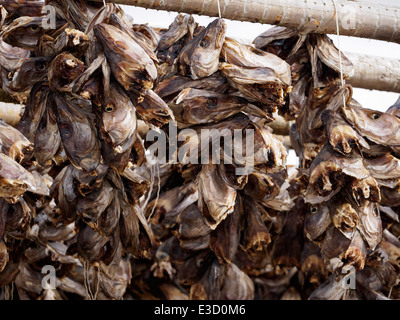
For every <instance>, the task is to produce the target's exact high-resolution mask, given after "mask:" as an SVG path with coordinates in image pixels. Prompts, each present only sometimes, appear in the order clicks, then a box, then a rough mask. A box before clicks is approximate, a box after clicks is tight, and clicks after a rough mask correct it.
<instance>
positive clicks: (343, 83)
mask: <svg viewBox="0 0 400 320" xmlns="http://www.w3.org/2000/svg"><path fill="white" fill-rule="evenodd" d="M332 2H333V6H334V7H335V16H336V34H337V39H338V50H339V67H340V82H341V84H342V87H343V86H344V85H345V82H344V79H343V65H342V50H341V48H340V31H339V14H338V10H337V5H336V0H332ZM343 106H344V107H345V106H346V99H345V97H344V94H343Z"/></svg>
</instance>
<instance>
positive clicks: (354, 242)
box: [343, 231, 367, 270]
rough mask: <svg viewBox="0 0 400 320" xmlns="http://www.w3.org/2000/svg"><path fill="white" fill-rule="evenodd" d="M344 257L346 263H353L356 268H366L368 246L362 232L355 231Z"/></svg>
mask: <svg viewBox="0 0 400 320" xmlns="http://www.w3.org/2000/svg"><path fill="white" fill-rule="evenodd" d="M343 258H344V259H345V261H346V265H352V266H354V267H355V268H356V270H362V269H364V266H365V260H366V258H367V248H366V246H365V243H364V239H363V238H362V237H361V234H360V232H358V231H356V232H354V235H353V237H352V239H351V242H350V245H349V247H348V248H347V250H346V252H345V253H344V256H343Z"/></svg>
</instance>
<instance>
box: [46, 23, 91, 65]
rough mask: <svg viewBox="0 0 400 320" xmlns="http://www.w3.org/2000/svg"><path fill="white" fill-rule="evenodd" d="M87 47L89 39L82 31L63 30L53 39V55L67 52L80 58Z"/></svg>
mask: <svg viewBox="0 0 400 320" xmlns="http://www.w3.org/2000/svg"><path fill="white" fill-rule="evenodd" d="M88 47H89V37H88V36H87V35H86V34H85V33H84V32H82V31H79V30H76V29H71V28H65V30H64V31H63V32H62V33H61V34H60V35H59V36H58V37H57V38H56V39H55V42H54V47H53V48H54V51H55V54H57V55H58V54H60V53H61V52H63V51H68V52H69V53H71V54H73V55H74V56H75V57H77V58H80V57H82V56H83V55H84V54H85V53H86V50H87V49H88Z"/></svg>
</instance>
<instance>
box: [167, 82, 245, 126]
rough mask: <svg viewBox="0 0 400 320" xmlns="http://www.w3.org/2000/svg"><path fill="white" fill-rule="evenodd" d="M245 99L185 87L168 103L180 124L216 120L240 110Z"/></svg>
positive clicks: (243, 106) (243, 105)
mask: <svg viewBox="0 0 400 320" xmlns="http://www.w3.org/2000/svg"><path fill="white" fill-rule="evenodd" d="M246 105H247V101H246V100H245V99H242V98H239V97H235V96H230V95H225V94H220V93H216V92H212V91H206V90H199V89H192V88H187V89H184V90H182V91H181V92H180V93H179V95H178V96H177V97H176V98H175V99H174V100H173V101H172V102H171V103H170V104H169V106H170V108H171V109H172V111H173V112H174V115H175V118H176V120H177V121H178V122H180V123H182V124H190V125H191V124H201V123H209V122H218V121H221V120H223V119H225V118H228V117H230V116H232V115H235V114H237V113H239V112H241V111H242V110H243V109H244V108H245V107H246Z"/></svg>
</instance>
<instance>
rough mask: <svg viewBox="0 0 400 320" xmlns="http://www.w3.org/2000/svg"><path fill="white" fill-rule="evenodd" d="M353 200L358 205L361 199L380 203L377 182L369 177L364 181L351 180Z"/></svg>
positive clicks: (379, 191)
mask: <svg viewBox="0 0 400 320" xmlns="http://www.w3.org/2000/svg"><path fill="white" fill-rule="evenodd" d="M351 190H352V195H353V198H354V199H355V200H356V201H357V202H358V203H360V201H361V199H363V198H364V199H366V200H369V201H372V202H380V201H381V189H380V186H379V185H378V182H377V181H376V180H375V179H374V177H373V176H372V175H371V176H369V177H367V178H365V179H353V181H352V182H351Z"/></svg>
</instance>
